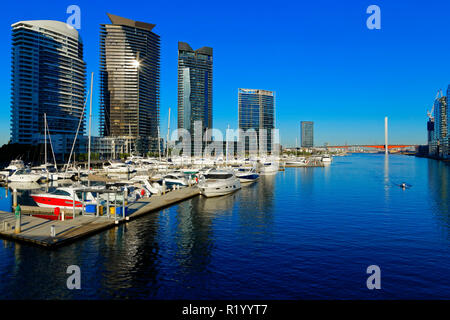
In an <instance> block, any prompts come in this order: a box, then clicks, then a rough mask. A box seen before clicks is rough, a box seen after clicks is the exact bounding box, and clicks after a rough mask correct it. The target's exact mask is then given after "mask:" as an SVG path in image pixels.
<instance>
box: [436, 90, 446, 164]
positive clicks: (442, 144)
mask: <svg viewBox="0 0 450 320" xmlns="http://www.w3.org/2000/svg"><path fill="white" fill-rule="evenodd" d="M447 129H448V126H447V97H444V96H443V97H440V98H438V99H436V100H435V102H434V139H433V144H432V153H434V155H435V156H437V157H441V158H443V157H446V156H447V154H448V145H447V143H448V140H447V138H448V137H447Z"/></svg>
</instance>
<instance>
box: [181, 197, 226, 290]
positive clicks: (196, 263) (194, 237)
mask: <svg viewBox="0 0 450 320" xmlns="http://www.w3.org/2000/svg"><path fill="white" fill-rule="evenodd" d="M219 198H223V197H219ZM219 198H217V201H220V199H219ZM210 200H212V202H211V201H210ZM214 200H216V199H214V198H210V199H206V198H205V197H201V196H200V197H195V198H192V199H190V200H188V201H185V202H182V203H180V204H179V205H178V207H177V216H176V233H175V235H174V236H175V243H176V246H177V252H176V257H175V259H176V260H177V262H178V263H179V265H180V267H182V272H183V273H184V275H186V276H189V274H190V273H197V272H202V271H204V270H205V269H207V267H208V265H209V264H210V260H211V248H212V247H213V242H214V240H213V238H214V235H213V232H212V220H213V218H214V212H213V211H210V208H213V203H216V204H217V203H219V202H216V201H214ZM223 200H224V201H226V199H223ZM208 203H209V204H208ZM186 280H187V281H189V280H190V279H186Z"/></svg>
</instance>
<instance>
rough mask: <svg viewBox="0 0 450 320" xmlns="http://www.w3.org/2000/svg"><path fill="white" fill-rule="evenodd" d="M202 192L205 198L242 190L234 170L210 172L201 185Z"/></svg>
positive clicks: (203, 178) (206, 174)
mask: <svg viewBox="0 0 450 320" xmlns="http://www.w3.org/2000/svg"><path fill="white" fill-rule="evenodd" d="M199 188H200V192H201V194H202V195H204V196H205V197H217V196H223V195H226V194H229V193H232V192H234V191H236V190H239V189H240V188H241V182H240V181H239V179H238V178H237V177H236V175H235V174H234V172H233V171H232V170H210V171H208V172H207V173H205V174H204V175H203V177H202V180H201V182H200V183H199Z"/></svg>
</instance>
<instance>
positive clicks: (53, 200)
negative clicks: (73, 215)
mask: <svg viewBox="0 0 450 320" xmlns="http://www.w3.org/2000/svg"><path fill="white" fill-rule="evenodd" d="M31 197H32V198H33V200H34V201H35V202H36V203H37V205H38V206H39V207H43V208H56V207H59V208H60V209H72V208H73V201H74V198H75V208H81V207H82V206H83V204H82V190H81V189H75V188H70V187H69V188H58V189H55V190H54V191H52V192H48V193H37V194H32V195H31ZM84 203H85V205H86V204H95V203H96V202H95V198H94V195H93V194H92V193H91V192H86V195H85V199H84Z"/></svg>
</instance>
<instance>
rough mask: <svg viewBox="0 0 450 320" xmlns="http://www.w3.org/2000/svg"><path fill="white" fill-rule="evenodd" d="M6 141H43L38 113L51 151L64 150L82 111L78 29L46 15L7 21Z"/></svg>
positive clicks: (82, 69)
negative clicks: (8, 113) (8, 90)
mask: <svg viewBox="0 0 450 320" xmlns="http://www.w3.org/2000/svg"><path fill="white" fill-rule="evenodd" d="M11 27H12V68H11V69H12V70H11V71H12V88H11V140H12V143H21V144H36V143H43V139H44V132H45V126H44V114H46V116H47V123H48V127H49V132H50V134H51V137H52V144H53V148H54V151H55V153H57V154H61V153H68V152H70V149H71V147H72V143H73V138H74V136H75V133H76V131H77V128H78V124H79V122H80V118H81V117H82V116H83V119H82V123H81V127H80V132H79V134H80V135H82V134H83V133H84V132H85V123H84V122H85V121H84V115H83V107H84V103H85V95H86V92H85V90H86V64H85V62H84V61H83V44H82V41H81V38H80V36H79V34H78V31H77V30H76V29H74V28H72V27H70V26H69V25H67V24H66V23H63V22H59V21H50V20H35V21H20V22H17V23H14V24H13V25H12V26H11Z"/></svg>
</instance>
